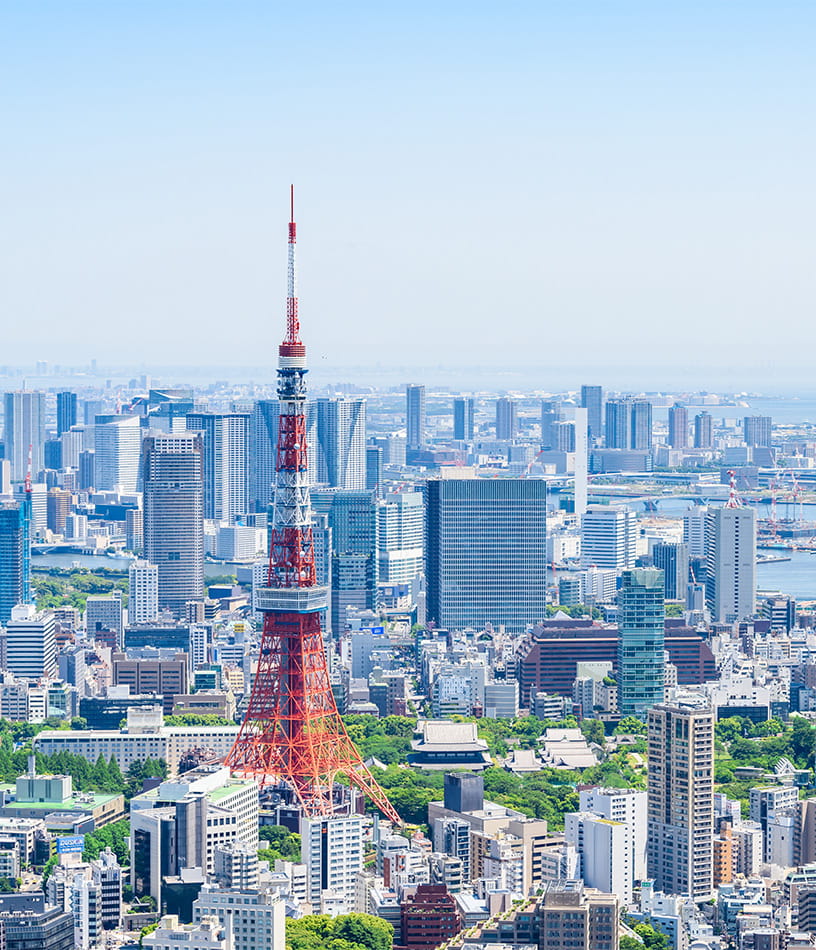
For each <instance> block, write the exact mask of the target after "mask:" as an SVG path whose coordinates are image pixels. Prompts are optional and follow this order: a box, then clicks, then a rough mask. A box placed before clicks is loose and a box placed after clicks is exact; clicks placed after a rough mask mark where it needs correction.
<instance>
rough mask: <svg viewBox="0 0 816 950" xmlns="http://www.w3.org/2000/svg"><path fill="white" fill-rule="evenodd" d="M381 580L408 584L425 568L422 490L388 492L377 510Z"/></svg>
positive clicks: (387, 582)
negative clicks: (393, 493) (389, 493)
mask: <svg viewBox="0 0 816 950" xmlns="http://www.w3.org/2000/svg"><path fill="white" fill-rule="evenodd" d="M377 516H378V558H379V576H380V583H381V584H410V583H411V581H412V580H414V578H416V577H420V576H421V575H422V573H423V571H424V558H425V549H424V544H425V503H424V501H423V498H422V493H421V492H416V491H410V492H400V493H399V494H395V495H388V496H387V497H386V498H385V500H384V501H383V502H382V503H381V504H380V505H379V507H378V511H377Z"/></svg>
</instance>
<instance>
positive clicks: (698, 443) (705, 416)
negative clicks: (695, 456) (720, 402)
mask: <svg viewBox="0 0 816 950" xmlns="http://www.w3.org/2000/svg"><path fill="white" fill-rule="evenodd" d="M713 446H714V430H713V420H712V418H711V413H710V412H698V413H697V415H696V416H695V417H694V448H695V449H710V448H712V447H713Z"/></svg>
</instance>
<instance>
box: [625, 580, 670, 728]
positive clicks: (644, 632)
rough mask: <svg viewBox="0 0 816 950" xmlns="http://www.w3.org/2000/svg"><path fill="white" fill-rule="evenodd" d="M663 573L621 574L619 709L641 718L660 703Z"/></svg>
mask: <svg viewBox="0 0 816 950" xmlns="http://www.w3.org/2000/svg"><path fill="white" fill-rule="evenodd" d="M664 637H665V610H664V600H663V572H662V571H659V570H656V569H654V568H637V569H635V570H630V571H624V572H623V574H622V576H621V587H620V590H619V591H618V709H619V710H620V712H621V714H622V715H624V716H638V717H639V718H643V716H644V714H645V713H646V711H647V710H648V709H651V707H652V706H654V705H656V704H657V703H661V702H663V685H664V679H665V661H664V657H663V651H664Z"/></svg>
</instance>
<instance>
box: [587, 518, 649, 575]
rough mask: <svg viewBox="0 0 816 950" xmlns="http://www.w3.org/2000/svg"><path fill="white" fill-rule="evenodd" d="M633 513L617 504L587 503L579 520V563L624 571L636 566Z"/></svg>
mask: <svg viewBox="0 0 816 950" xmlns="http://www.w3.org/2000/svg"><path fill="white" fill-rule="evenodd" d="M636 538H637V522H636V520H635V515H634V512H632V511H630V510H629V509H628V508H621V507H618V506H617V505H588V506H587V509H586V514H585V515H584V517H583V518H582V519H581V566H582V567H592V566H593V565H594V566H595V567H602V568H610V569H612V570H615V571H623V570H625V569H626V568H629V567H634V565H635V553H636V552H635V544H636Z"/></svg>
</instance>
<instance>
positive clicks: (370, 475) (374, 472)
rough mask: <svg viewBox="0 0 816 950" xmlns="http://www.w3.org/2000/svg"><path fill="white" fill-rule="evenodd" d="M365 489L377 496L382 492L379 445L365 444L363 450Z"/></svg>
mask: <svg viewBox="0 0 816 950" xmlns="http://www.w3.org/2000/svg"><path fill="white" fill-rule="evenodd" d="M365 466H366V473H365V489H366V491H373V492H374V493H375V494H376V495H377V497H378V498H380V497H382V493H383V450H382V446H381V445H367V446H366V450H365Z"/></svg>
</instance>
